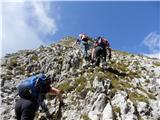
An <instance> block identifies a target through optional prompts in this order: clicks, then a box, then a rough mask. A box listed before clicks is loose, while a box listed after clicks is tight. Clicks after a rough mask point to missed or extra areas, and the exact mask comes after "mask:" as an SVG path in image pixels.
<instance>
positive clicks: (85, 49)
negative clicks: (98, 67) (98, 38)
mask: <svg viewBox="0 0 160 120" xmlns="http://www.w3.org/2000/svg"><path fill="white" fill-rule="evenodd" d="M80 47H81V52H82V54H83V58H87V57H88V50H89V44H88V43H87V42H84V41H81V43H80Z"/></svg>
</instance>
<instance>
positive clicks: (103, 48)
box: [15, 34, 111, 120]
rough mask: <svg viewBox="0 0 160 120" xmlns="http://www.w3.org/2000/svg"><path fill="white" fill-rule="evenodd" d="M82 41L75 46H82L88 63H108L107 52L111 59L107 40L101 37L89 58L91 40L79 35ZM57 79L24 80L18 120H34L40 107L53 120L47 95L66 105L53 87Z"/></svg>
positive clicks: (43, 76) (21, 83)
mask: <svg viewBox="0 0 160 120" xmlns="http://www.w3.org/2000/svg"><path fill="white" fill-rule="evenodd" d="M79 38H80V39H77V40H76V42H75V43H74V44H73V46H72V47H74V45H75V44H77V43H78V44H79V45H80V49H81V52H82V54H83V58H84V60H85V61H86V62H89V60H90V59H91V61H92V63H93V64H94V65H95V66H99V65H100V62H102V64H103V63H106V57H107V51H109V54H108V58H109V59H111V48H110V45H109V42H108V40H107V39H105V38H103V37H101V36H99V37H98V38H96V39H95V41H94V44H93V49H92V52H91V55H90V57H91V58H89V53H88V50H89V49H90V45H89V42H88V41H89V40H90V38H89V37H88V36H87V35H85V34H80V35H79ZM54 78H55V77H51V76H50V75H49V74H44V73H41V74H38V75H34V76H31V77H28V78H26V79H25V80H22V81H21V82H20V84H19V86H18V95H19V97H20V98H19V99H18V100H17V101H16V105H15V113H16V118H17V120H34V118H35V114H36V112H37V111H38V109H39V106H41V108H42V109H43V111H44V112H45V113H46V116H47V119H48V120H52V115H51V114H50V113H49V110H48V108H47V106H46V104H45V103H44V99H45V95H46V94H47V93H49V94H51V95H54V96H57V97H58V98H59V101H60V104H59V107H62V106H64V105H65V103H64V101H63V98H62V94H61V91H60V90H59V89H57V88H54V87H51V84H52V82H53V81H54Z"/></svg>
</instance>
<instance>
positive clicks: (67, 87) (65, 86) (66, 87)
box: [58, 82, 75, 92]
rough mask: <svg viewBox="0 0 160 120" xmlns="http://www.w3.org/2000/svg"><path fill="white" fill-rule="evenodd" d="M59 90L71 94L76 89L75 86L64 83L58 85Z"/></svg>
mask: <svg viewBox="0 0 160 120" xmlns="http://www.w3.org/2000/svg"><path fill="white" fill-rule="evenodd" d="M58 89H60V90H61V91H64V92H71V91H73V90H74V89H75V86H71V85H70V84H69V83H68V82H64V83H62V84H60V85H58Z"/></svg>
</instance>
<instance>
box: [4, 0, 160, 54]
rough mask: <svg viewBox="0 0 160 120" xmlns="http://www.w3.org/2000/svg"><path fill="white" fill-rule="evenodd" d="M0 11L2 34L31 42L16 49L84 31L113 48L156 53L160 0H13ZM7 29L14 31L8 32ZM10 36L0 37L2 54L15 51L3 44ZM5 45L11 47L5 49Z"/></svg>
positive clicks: (159, 49) (158, 48)
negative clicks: (107, 41) (21, 0)
mask: <svg viewBox="0 0 160 120" xmlns="http://www.w3.org/2000/svg"><path fill="white" fill-rule="evenodd" d="M13 4H14V5H13ZM11 8H12V9H11ZM9 9H11V10H10V11H9ZM20 9H21V11H22V12H18V13H17V12H16V11H19V10H20ZM2 10H3V11H4V12H3V11H2V17H3V19H2V25H3V26H4V27H2V35H3V36H12V37H11V38H14V39H15V40H14V42H16V41H17V42H18V40H19V39H21V41H23V40H22V39H24V41H29V40H31V41H32V43H34V42H35V43H34V44H35V45H34V44H32V45H30V44H29V43H26V44H25V45H26V47H25V45H24V46H23V47H21V48H19V49H31V48H36V47H37V46H38V45H40V44H50V43H53V42H57V41H58V40H60V39H61V38H63V37H65V36H75V37H78V34H79V33H86V34H88V35H89V36H91V37H93V38H95V37H97V36H99V35H102V36H104V37H106V38H108V39H109V42H110V44H111V47H112V48H113V49H118V50H122V51H126V52H131V53H138V54H146V55H153V54H154V55H160V18H159V16H160V2H158V1H157V2H151V1H148V2H142V1H133V2H127V1H125V2H115V1H114V2H111V1H103V2H98V1H92V2H87V1H83V2H82V1H81V2H74V1H72V2H64V1H61V2H52V1H51V2H22V3H21V2H20V3H18V2H14V3H4V5H3V6H2ZM12 11H15V12H16V14H15V16H17V18H13V19H12V21H11V20H9V15H10V14H14V13H15V12H12ZM14 20H15V21H19V22H20V23H21V22H22V23H24V25H22V26H21V25H19V22H17V26H16V24H15V22H14ZM7 21H8V22H7ZM12 23H13V26H14V27H13V28H8V27H9V25H8V24H11V25H12ZM19 27H21V28H23V27H24V30H22V29H18V28H19ZM15 28H16V29H15ZM3 29H5V30H3ZM10 29H13V30H10ZM14 29H15V30H14ZM11 31H15V34H13V33H12V34H11V33H10V32H11ZM28 31H32V33H31V34H32V35H30V36H28V35H27V36H26V34H30V32H28ZM16 32H22V35H20V37H15V36H16V35H17V33H16ZM25 33H26V34H25ZM14 35H15V36H14ZM26 37H27V39H26ZM11 38H7V37H2V47H3V49H2V53H3V52H4V53H5V51H7V52H15V51H16V50H18V49H17V48H16V50H14V48H15V47H14V46H13V47H12V45H11V46H10V47H9V46H8V44H7V42H6V43H5V44H7V45H4V44H3V41H10V40H11ZM33 38H34V39H33ZM5 39H10V40H5ZM12 41H13V40H12ZM23 43H25V42H22V44H23ZM30 46H31V47H30ZM7 47H8V48H10V49H11V48H13V49H12V50H7V49H6V48H7ZM7 52H6V53H7Z"/></svg>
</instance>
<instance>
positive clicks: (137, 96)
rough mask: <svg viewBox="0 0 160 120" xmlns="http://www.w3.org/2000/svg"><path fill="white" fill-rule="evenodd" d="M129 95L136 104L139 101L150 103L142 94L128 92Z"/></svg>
mask: <svg viewBox="0 0 160 120" xmlns="http://www.w3.org/2000/svg"><path fill="white" fill-rule="evenodd" d="M128 95H129V98H130V100H131V101H132V102H133V103H136V102H137V101H141V102H145V103H148V98H147V97H146V96H144V95H142V94H139V93H137V92H136V91H134V92H131V91H128Z"/></svg>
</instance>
